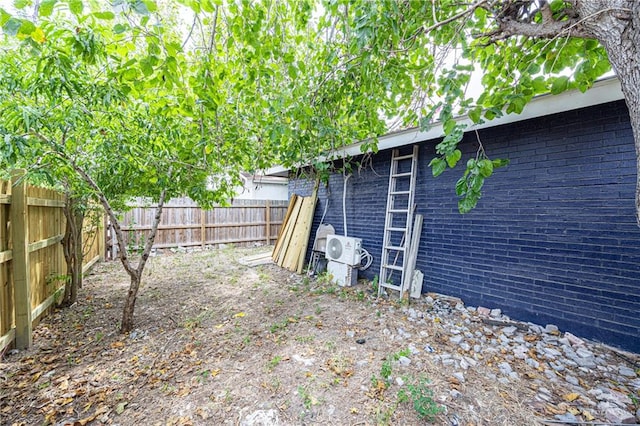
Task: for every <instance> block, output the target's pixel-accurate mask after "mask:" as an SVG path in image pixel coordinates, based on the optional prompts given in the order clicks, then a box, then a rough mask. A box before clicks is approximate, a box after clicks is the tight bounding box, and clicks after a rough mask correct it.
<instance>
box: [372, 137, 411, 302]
mask: <svg viewBox="0 0 640 426" xmlns="http://www.w3.org/2000/svg"><path fill="white" fill-rule="evenodd" d="M418 149H419V148H418V145H414V146H413V151H412V153H411V154H403V155H400V150H399V149H394V150H393V153H392V155H391V171H390V173H389V189H388V191H387V210H386V217H385V223H384V238H383V239H382V259H381V261H380V275H379V276H378V295H379V296H380V295H382V293H383V292H384V289H390V290H395V291H399V292H400V297H401V298H402V296H403V295H404V294H403V293H404V291H405V289H406V287H405V286H404V285H403V284H404V282H405V275H406V273H407V270H406V269H407V265H408V264H409V261H408V255H409V250H410V244H411V226H412V224H413V210H414V204H413V200H414V196H415V190H416V176H417V174H418V173H417V170H418ZM394 272H399V279H397V280H394V278H393V275H394ZM396 275H398V274H396ZM409 279H410V277H409Z"/></svg>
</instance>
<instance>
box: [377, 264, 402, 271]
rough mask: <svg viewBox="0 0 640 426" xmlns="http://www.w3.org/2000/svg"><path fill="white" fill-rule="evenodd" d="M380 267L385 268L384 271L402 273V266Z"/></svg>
mask: <svg viewBox="0 0 640 426" xmlns="http://www.w3.org/2000/svg"><path fill="white" fill-rule="evenodd" d="M382 267H383V268H385V269H393V270H394V271H402V266H396V265H382Z"/></svg>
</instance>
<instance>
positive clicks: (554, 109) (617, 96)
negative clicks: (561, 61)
mask: <svg viewBox="0 0 640 426" xmlns="http://www.w3.org/2000/svg"><path fill="white" fill-rule="evenodd" d="M621 99H624V95H623V93H622V89H621V87H620V81H619V80H618V78H617V77H609V78H606V79H602V80H599V81H597V82H595V83H594V85H593V87H591V88H590V89H589V90H587V91H586V92H584V93H582V92H580V91H578V90H571V91H566V92H563V93H560V94H558V95H551V94H546V95H541V96H536V97H535V98H533V99H532V100H531V101H530V102H529V103H528V104H527V105H526V106H525V108H524V109H523V111H522V113H520V114H513V113H511V114H505V115H503V116H501V117H498V118H495V119H493V120H491V121H485V122H484V123H480V124H474V123H473V122H472V121H471V119H469V117H467V116H462V117H459V118H458V119H456V121H457V122H458V123H459V124H466V125H467V128H466V129H465V131H469V130H474V129H485V128H490V127H496V126H500V125H503V124H510V123H515V122H518V121H524V120H529V119H532V118H538V117H544V116H547V115H553V114H557V113H561V112H567V111H572V110H576V109H579V108H585V107H590V106H595V105H600V104H604V103H608V102H613V101H618V100H621ZM442 136H444V132H443V129H442V123H441V122H435V123H434V124H433V125H432V126H431V128H430V129H429V130H420V129H419V128H418V127H413V128H410V129H405V130H400V131H397V132H392V133H388V134H386V135H383V136H380V137H379V138H378V144H377V146H378V151H383V150H386V149H392V148H397V147H400V146H404V145H409V144H412V143H417V142H423V141H427V140H431V139H437V138H440V137H442ZM368 142H371V140H370V139H367V140H363V141H359V142H356V143H353V144H351V145H346V146H344V147H343V148H340V149H337V150H335V151H333V152H332V153H331V155H330V156H329V157H331V158H345V157H352V156H356V155H361V154H362V151H360V147H361V146H362V145H363V144H365V143H368ZM289 170H290V169H287V168H285V167H283V166H275V167H272V168H270V169H268V170H266V171H265V175H272V176H273V175H276V176H277V175H282V174H283V173H286V172H288V171H289Z"/></svg>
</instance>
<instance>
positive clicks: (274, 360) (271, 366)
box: [267, 355, 282, 372]
mask: <svg viewBox="0 0 640 426" xmlns="http://www.w3.org/2000/svg"><path fill="white" fill-rule="evenodd" d="M280 361H282V357H281V356H280V355H276V356H274V357H273V358H271V359H270V360H269V362H267V370H268V371H269V372H271V371H273V370H274V368H276V367H277V366H278V365H279V364H280Z"/></svg>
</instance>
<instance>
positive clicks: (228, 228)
mask: <svg viewBox="0 0 640 426" xmlns="http://www.w3.org/2000/svg"><path fill="white" fill-rule="evenodd" d="M287 205H288V202H287V201H263V200H235V201H234V202H233V204H232V205H231V206H228V207H214V208H213V209H211V210H204V209H202V208H200V207H199V206H198V205H197V204H196V203H195V202H194V201H193V200H191V199H189V198H177V199H172V200H170V201H169V202H168V203H167V204H166V205H165V206H164V208H163V210H162V219H161V222H160V224H159V226H158V233H157V234H156V239H155V241H154V244H153V247H154V248H171V247H194V246H200V247H202V248H204V247H206V246H214V247H217V246H220V245H221V244H233V245H237V246H247V245H251V244H255V243H265V244H271V243H273V242H275V240H276V238H277V236H278V232H279V231H280V227H281V226H282V222H283V219H284V215H285V213H286V211H287ZM154 215H155V208H154V207H153V206H148V205H144V204H143V203H142V202H141V201H139V202H137V203H136V204H134V205H133V206H132V209H131V210H129V211H127V212H126V213H124V215H123V218H122V221H121V223H122V224H123V226H122V231H123V232H124V234H125V240H126V244H127V246H128V247H132V248H134V249H135V248H141V247H142V246H143V245H144V243H145V241H146V239H147V237H148V235H149V233H150V232H151V225H152V224H153V218H154ZM110 235H112V233H110ZM108 240H109V241H108V243H107V246H108V250H109V253H108V257H109V258H114V257H115V256H116V245H115V238H109V237H108Z"/></svg>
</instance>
